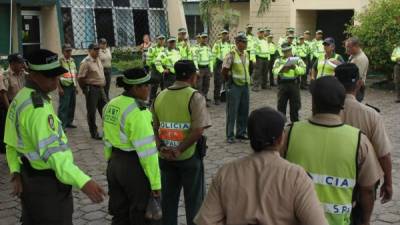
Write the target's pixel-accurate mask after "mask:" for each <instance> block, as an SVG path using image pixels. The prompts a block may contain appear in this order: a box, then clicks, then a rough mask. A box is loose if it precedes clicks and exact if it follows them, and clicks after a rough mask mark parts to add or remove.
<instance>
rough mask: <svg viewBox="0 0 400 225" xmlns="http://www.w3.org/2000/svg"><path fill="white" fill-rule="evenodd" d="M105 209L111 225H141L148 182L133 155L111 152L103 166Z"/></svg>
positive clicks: (135, 155)
mask: <svg viewBox="0 0 400 225" xmlns="http://www.w3.org/2000/svg"><path fill="white" fill-rule="evenodd" d="M107 181H108V192H109V196H110V200H109V203H108V204H109V205H108V209H109V212H110V214H111V215H112V216H113V218H112V225H145V224H151V223H150V222H149V221H146V220H145V212H146V207H147V203H148V201H149V197H150V193H151V188H150V183H149V181H148V179H147V177H146V175H145V173H144V171H143V169H142V167H141V165H140V162H139V159H138V156H137V154H136V152H122V151H118V150H113V152H112V155H111V158H110V160H109V161H108V166H107Z"/></svg>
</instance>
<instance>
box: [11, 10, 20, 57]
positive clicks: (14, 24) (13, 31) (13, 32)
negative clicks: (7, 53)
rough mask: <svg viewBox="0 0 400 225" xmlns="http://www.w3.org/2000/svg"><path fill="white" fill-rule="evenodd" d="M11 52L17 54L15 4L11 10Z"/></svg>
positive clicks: (17, 28) (17, 30)
mask: <svg viewBox="0 0 400 225" xmlns="http://www.w3.org/2000/svg"><path fill="white" fill-rule="evenodd" d="M12 14H13V16H12V26H13V27H12V35H11V38H12V52H13V53H15V52H19V44H20V43H19V36H18V35H19V34H20V31H19V27H18V19H17V18H18V16H17V5H16V3H14V4H13V9H12Z"/></svg>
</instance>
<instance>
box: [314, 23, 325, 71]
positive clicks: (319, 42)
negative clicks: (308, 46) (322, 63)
mask: <svg viewBox="0 0 400 225" xmlns="http://www.w3.org/2000/svg"><path fill="white" fill-rule="evenodd" d="M323 36H324V32H323V31H322V30H317V31H316V32H315V38H314V40H313V41H312V52H313V56H314V57H313V62H312V64H313V65H314V63H315V61H316V60H317V59H318V58H320V57H322V56H323V55H324V54H325V50H324V44H323V42H324V40H323Z"/></svg>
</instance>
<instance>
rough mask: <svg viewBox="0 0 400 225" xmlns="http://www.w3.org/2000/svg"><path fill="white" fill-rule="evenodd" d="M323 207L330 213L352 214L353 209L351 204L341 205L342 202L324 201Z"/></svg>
mask: <svg viewBox="0 0 400 225" xmlns="http://www.w3.org/2000/svg"><path fill="white" fill-rule="evenodd" d="M322 207H323V208H324V211H325V212H326V213H329V214H336V215H340V214H350V213H351V210H352V207H353V206H352V205H351V204H346V205H340V204H329V203H322Z"/></svg>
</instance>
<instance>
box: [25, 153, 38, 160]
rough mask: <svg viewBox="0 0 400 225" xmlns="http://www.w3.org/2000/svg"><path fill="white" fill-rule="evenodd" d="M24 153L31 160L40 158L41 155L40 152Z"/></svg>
mask: <svg viewBox="0 0 400 225" xmlns="http://www.w3.org/2000/svg"><path fill="white" fill-rule="evenodd" d="M22 155H23V156H25V157H26V158H27V159H28V160H29V161H33V160H40V155H39V153H38V152H29V153H24V154H22Z"/></svg>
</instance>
